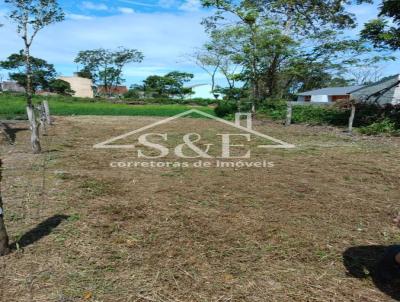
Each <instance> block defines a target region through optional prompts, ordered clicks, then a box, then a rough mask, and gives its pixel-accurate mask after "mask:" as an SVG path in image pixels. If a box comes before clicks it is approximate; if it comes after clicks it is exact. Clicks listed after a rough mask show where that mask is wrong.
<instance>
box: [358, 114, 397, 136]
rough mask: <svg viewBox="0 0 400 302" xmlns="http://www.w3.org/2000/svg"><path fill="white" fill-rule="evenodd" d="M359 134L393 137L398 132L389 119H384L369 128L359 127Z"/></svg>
mask: <svg viewBox="0 0 400 302" xmlns="http://www.w3.org/2000/svg"><path fill="white" fill-rule="evenodd" d="M358 131H359V132H360V133H361V134H365V135H378V134H389V135H395V134H400V131H399V130H397V129H396V125H395V123H394V122H391V121H390V120H389V119H387V118H386V119H384V120H382V121H380V122H375V123H373V124H371V125H369V126H365V127H361V128H359V129H358Z"/></svg>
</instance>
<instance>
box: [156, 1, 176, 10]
mask: <svg viewBox="0 0 400 302" xmlns="http://www.w3.org/2000/svg"><path fill="white" fill-rule="evenodd" d="M175 5H176V1H175V0H159V1H158V6H161V7H162V8H170V7H172V6H175Z"/></svg>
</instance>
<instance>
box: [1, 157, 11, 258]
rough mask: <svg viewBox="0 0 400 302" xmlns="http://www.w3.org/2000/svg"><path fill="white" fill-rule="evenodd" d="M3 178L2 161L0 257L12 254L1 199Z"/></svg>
mask: <svg viewBox="0 0 400 302" xmlns="http://www.w3.org/2000/svg"><path fill="white" fill-rule="evenodd" d="M1 176H2V161H1V159H0V256H4V255H7V254H8V253H9V252H10V246H9V243H8V235H7V230H6V226H5V224H4V210H3V200H2V198H1Z"/></svg>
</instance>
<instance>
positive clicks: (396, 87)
mask: <svg viewBox="0 0 400 302" xmlns="http://www.w3.org/2000/svg"><path fill="white" fill-rule="evenodd" d="M350 99H353V100H356V101H358V102H370V103H378V104H381V105H384V104H392V105H397V104H400V75H399V74H398V75H395V76H392V77H387V78H384V79H382V80H381V81H378V82H376V83H373V84H370V85H365V86H348V87H327V88H322V89H317V90H311V91H306V92H302V93H299V94H297V101H298V102H301V103H307V102H308V103H314V104H329V103H334V102H336V101H338V100H350Z"/></svg>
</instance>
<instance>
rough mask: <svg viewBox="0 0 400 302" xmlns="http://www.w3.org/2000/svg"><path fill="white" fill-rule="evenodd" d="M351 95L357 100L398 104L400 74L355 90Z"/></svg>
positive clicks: (399, 101)
mask: <svg viewBox="0 0 400 302" xmlns="http://www.w3.org/2000/svg"><path fill="white" fill-rule="evenodd" d="M351 96H352V98H353V99H355V100H357V101H364V102H369V103H378V104H381V105H384V104H392V105H398V104H400V74H398V75H395V76H392V77H388V78H384V79H383V80H381V81H379V82H376V83H373V84H371V85H367V86H365V87H362V88H360V89H358V90H356V91H353V92H352V93H351Z"/></svg>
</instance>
